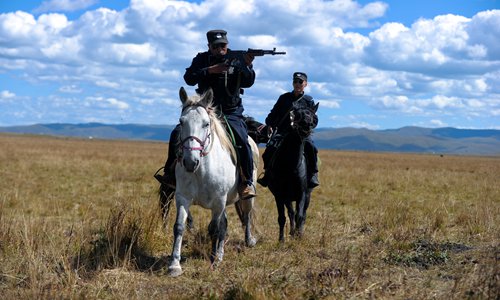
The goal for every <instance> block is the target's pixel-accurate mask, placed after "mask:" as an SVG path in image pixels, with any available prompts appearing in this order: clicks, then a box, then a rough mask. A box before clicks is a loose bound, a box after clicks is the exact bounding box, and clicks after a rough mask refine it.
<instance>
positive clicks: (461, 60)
mask: <svg viewBox="0 0 500 300" xmlns="http://www.w3.org/2000/svg"><path fill="white" fill-rule="evenodd" d="M95 3H96V1H45V2H43V4H42V5H41V6H40V8H39V11H40V12H53V11H74V10H78V9H83V8H85V7H89V6H90V5H93V4H95ZM234 7H238V9H237V10H234V9H233V8H234ZM387 9H388V6H387V4H385V3H383V2H378V1H377V2H371V3H367V4H365V5H362V4H360V3H358V2H356V1H351V0H334V1H326V0H297V1H292V2H290V1H280V0H278V1H264V0H251V1H243V0H238V1H230V0H223V1H220V0H206V1H201V2H200V3H191V2H186V1H170V0H157V1H151V0H132V1H130V6H129V7H128V8H126V9H124V10H121V11H115V10H112V9H108V8H98V9H95V10H89V11H87V12H85V13H84V14H82V15H81V16H80V17H79V18H78V19H75V20H71V21H70V20H68V18H67V17H66V16H65V15H64V14H62V13H46V14H41V15H39V16H37V17H35V16H34V15H32V14H29V13H26V12H21V11H18V12H12V13H5V14H0V72H4V73H5V72H7V73H10V72H16V76H15V77H16V78H21V79H25V80H26V82H29V83H34V82H36V83H52V84H57V86H62V87H61V88H60V89H59V91H58V92H60V93H76V92H79V96H80V97H81V98H82V99H83V100H81V102H83V103H87V104H89V106H88V108H89V109H90V108H92V106H93V105H95V107H96V108H97V109H101V110H102V109H103V108H106V109H110V110H111V109H117V110H130V111H134V112H141V114H144V113H143V111H150V112H151V110H155V111H154V112H151V114H152V115H153V116H151V117H150V118H158V119H160V112H161V110H162V109H165V110H168V112H165V111H163V112H161V113H163V114H165V113H167V114H172V115H176V113H175V112H176V111H177V109H178V101H177V98H178V97H177V96H176V94H177V92H178V89H179V87H180V86H185V83H184V81H183V79H182V75H183V73H184V70H185V68H186V67H187V66H188V65H189V63H190V62H191V59H192V58H193V57H194V56H195V55H196V53H197V52H200V51H205V50H206V37H205V33H206V30H207V29H212V28H225V29H227V30H228V31H229V32H228V38H229V41H230V47H231V48H232V49H246V48H265V49H272V48H273V47H276V48H277V50H279V51H286V52H287V54H286V55H285V56H274V57H258V58H256V59H255V61H254V67H255V70H256V71H257V81H256V83H255V85H254V86H253V87H252V88H251V89H248V90H247V91H245V95H244V101H245V105H246V109H247V111H251V112H255V113H257V114H259V116H263V117H265V114H266V113H267V112H268V111H269V110H270V108H271V107H272V104H273V103H274V102H275V101H276V99H277V97H278V96H279V95H280V94H281V93H283V92H286V91H289V90H291V88H292V87H291V80H290V77H291V74H292V73H293V72H294V71H297V70H300V71H304V72H306V73H308V74H309V77H310V84H309V87H308V90H307V91H308V92H310V93H311V94H312V96H313V97H314V98H315V99H316V100H318V101H319V102H321V104H320V113H321V109H325V110H326V111H328V110H329V109H339V108H341V109H344V107H341V105H340V104H341V103H342V104H344V103H345V102H342V101H345V99H354V100H356V101H358V102H359V103H362V104H363V105H366V106H369V107H370V109H374V110H377V111H380V112H383V113H387V112H397V113H402V114H404V115H405V116H415V115H418V116H422V115H438V114H441V113H442V112H443V111H444V110H447V109H452V110H453V112H454V113H455V114H458V116H466V115H471V114H472V113H474V114H476V115H478V116H480V115H483V116H493V115H494V114H495V112H498V111H499V110H500V100H499V99H500V10H491V11H484V12H481V13H478V14H477V15H475V16H473V17H472V18H465V17H462V16H456V15H442V16H436V17H435V18H433V19H420V20H417V21H416V22H415V23H414V24H412V25H411V26H405V25H403V24H400V23H387V24H383V25H381V26H378V25H377V18H379V17H382V16H384V14H385V13H386V11H387ZM235 11H236V12H235ZM214 20H216V22H215V21H214ZM235 20H237V22H236V21H235ZM297 23H300V26H298V25H297ZM249 24H250V25H249ZM374 26H377V27H374ZM359 28H365V29H366V28H373V30H372V32H371V33H369V34H361V33H358V32H355V31H354V30H355V29H359ZM0 89H4V86H2V85H0ZM5 89H7V86H5ZM9 90H10V93H15V94H21V93H20V91H18V90H14V89H11V88H10V87H9ZM55 90H57V87H56V88H55ZM63 96H64V95H63ZM66 96H67V95H66ZM47 98H48V97H47ZM2 99H5V98H4V97H2ZM118 99H127V101H123V100H118ZM141 99H142V100H141ZM160 99H161V100H160ZM164 99H175V100H173V101H170V100H168V101H167V100H164ZM158 103H162V104H158ZM47 105H50V104H47ZM141 105H148V107H141ZM155 105H158V106H157V107H155ZM164 106H168V107H166V108H164ZM343 106H344V105H343ZM48 111H50V110H48ZM155 114H156V117H155ZM89 115H92V114H91V113H89ZM141 116H142V115H141ZM141 116H138V117H137V118H138V119H141V118H142V117H141ZM148 117H149V116H148ZM176 118H177V117H174V118H172V120H171V122H176ZM367 118H368V117H367ZM143 119H146V117H144V118H143ZM326 119H328V117H325V118H324V120H326ZM435 119H438V118H437V117H436V118H435ZM321 122H322V121H321V118H320V126H321ZM362 122H363V120H361V119H359V120H356V122H352V123H357V124H362Z"/></svg>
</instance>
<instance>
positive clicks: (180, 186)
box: [168, 87, 259, 276]
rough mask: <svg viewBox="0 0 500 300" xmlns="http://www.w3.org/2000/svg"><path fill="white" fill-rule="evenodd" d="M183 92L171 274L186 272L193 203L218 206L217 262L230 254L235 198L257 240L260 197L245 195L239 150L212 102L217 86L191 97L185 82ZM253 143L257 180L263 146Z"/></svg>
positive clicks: (214, 222) (249, 241) (249, 239)
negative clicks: (254, 225) (227, 244)
mask: <svg viewBox="0 0 500 300" xmlns="http://www.w3.org/2000/svg"><path fill="white" fill-rule="evenodd" d="M179 96H180V99H181V102H182V114H181V117H180V125H181V132H180V147H181V148H182V158H181V159H180V161H179V163H177V166H176V168H175V177H176V181H177V186H176V191H175V204H176V208H177V219H176V222H175V225H174V244H173V249H172V256H171V262H170V265H169V267H168V274H169V275H170V276H179V275H181V274H182V268H181V265H180V259H181V245H182V235H183V233H184V229H185V224H186V219H187V216H188V213H189V207H190V206H191V205H192V204H194V205H200V206H202V207H204V208H206V209H210V210H211V211H212V219H211V221H210V224H209V226H208V232H209V234H210V238H211V241H212V249H211V254H210V261H211V263H212V265H214V264H215V263H218V262H221V261H222V257H223V255H224V240H225V238H226V230H227V215H226V206H227V205H230V204H233V203H234V204H235V207H236V211H237V212H238V215H239V217H240V220H241V222H242V224H243V226H244V229H245V242H246V245H247V246H248V247H253V246H255V243H256V239H255V238H254V237H253V236H252V233H251V228H250V227H251V213H252V212H253V211H252V208H253V202H254V199H253V198H251V199H246V200H241V199H240V198H239V195H238V183H239V168H238V167H237V164H236V155H235V150H234V148H233V146H232V143H231V141H230V140H229V138H228V137H227V134H226V131H225V129H224V128H223V126H222V124H221V122H220V121H219V119H218V118H217V116H216V114H215V111H214V109H213V107H212V98H213V92H212V90H211V89H210V90H208V91H207V92H206V93H204V94H203V95H202V96H199V95H195V96H192V97H188V96H187V93H186V91H185V90H184V88H182V87H181V89H180V91H179ZM249 143H250V145H251V148H252V152H253V160H254V174H253V180H254V182H255V181H256V179H257V165H258V161H259V152H258V148H257V145H256V144H255V142H254V141H253V140H252V139H251V138H249Z"/></svg>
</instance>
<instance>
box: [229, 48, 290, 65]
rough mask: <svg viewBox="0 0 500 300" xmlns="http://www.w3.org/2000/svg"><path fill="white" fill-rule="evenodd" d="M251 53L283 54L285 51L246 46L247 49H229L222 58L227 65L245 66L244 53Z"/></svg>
mask: <svg viewBox="0 0 500 300" xmlns="http://www.w3.org/2000/svg"><path fill="white" fill-rule="evenodd" d="M246 54H249V55H253V56H264V55H285V54H286V52H279V51H276V48H273V50H264V49H252V48H248V50H246V51H245V50H230V51H228V52H227V54H226V55H224V58H223V60H224V61H225V63H226V64H227V65H228V66H229V67H236V68H241V67H243V66H246V62H245V55H246Z"/></svg>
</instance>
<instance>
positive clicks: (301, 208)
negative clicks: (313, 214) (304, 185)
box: [295, 191, 309, 237]
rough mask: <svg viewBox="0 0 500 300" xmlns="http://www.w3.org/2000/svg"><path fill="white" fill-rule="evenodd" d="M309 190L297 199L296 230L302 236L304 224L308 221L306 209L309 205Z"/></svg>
mask: <svg viewBox="0 0 500 300" xmlns="http://www.w3.org/2000/svg"><path fill="white" fill-rule="evenodd" d="M307 196H308V194H307V191H304V192H303V193H302V197H301V199H300V200H299V201H297V215H296V216H295V217H296V231H295V235H296V236H298V237H301V236H302V234H304V224H305V222H306V210H307V206H308V205H309V201H308V197H307Z"/></svg>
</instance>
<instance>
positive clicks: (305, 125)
mask: <svg viewBox="0 0 500 300" xmlns="http://www.w3.org/2000/svg"><path fill="white" fill-rule="evenodd" d="M318 106H319V103H316V105H314V106H313V107H307V106H304V105H294V106H293V108H292V110H291V111H290V122H291V125H292V128H293V129H294V130H295V131H296V132H297V133H298V135H299V136H300V137H302V138H305V137H308V136H309V135H311V133H312V132H313V129H314V128H315V127H316V125H318V116H317V115H316V111H317V110H318Z"/></svg>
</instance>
